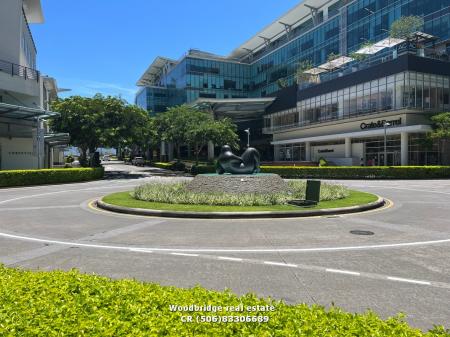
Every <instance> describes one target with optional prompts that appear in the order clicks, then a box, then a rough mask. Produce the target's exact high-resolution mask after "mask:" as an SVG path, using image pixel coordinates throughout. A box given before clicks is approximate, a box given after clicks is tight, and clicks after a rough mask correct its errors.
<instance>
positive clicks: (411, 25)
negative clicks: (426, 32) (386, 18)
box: [389, 15, 424, 41]
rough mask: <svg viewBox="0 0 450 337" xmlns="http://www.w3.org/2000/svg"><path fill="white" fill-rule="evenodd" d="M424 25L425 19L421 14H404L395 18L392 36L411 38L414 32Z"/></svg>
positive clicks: (391, 31)
mask: <svg viewBox="0 0 450 337" xmlns="http://www.w3.org/2000/svg"><path fill="white" fill-rule="evenodd" d="M423 25H424V20H423V18H422V17H420V16H415V15H411V16H402V17H401V18H400V19H398V20H395V21H394V22H393V23H392V25H391V30H390V32H389V33H390V34H389V35H390V36H391V37H392V38H397V39H403V40H408V41H409V40H411V38H412V37H413V35H414V33H415V32H417V31H419V30H421V29H422V27H423Z"/></svg>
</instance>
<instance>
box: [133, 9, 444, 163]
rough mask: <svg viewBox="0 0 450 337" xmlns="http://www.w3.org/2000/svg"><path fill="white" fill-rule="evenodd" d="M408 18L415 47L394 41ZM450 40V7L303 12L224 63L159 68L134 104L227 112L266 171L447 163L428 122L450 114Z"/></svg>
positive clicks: (200, 55) (191, 56)
mask: <svg viewBox="0 0 450 337" xmlns="http://www.w3.org/2000/svg"><path fill="white" fill-rule="evenodd" d="M409 15H416V16H421V17H423V19H424V22H425V24H424V27H423V28H422V29H421V30H420V31H419V32H417V34H415V36H414V39H413V40H411V41H404V40H396V39H394V40H391V39H389V29H390V27H391V25H392V23H393V22H394V21H395V20H397V19H399V18H400V17H402V16H409ZM449 39H450V0H433V1H426V0H397V1H395V0H391V1H388V0H354V1H350V0H331V1H330V0H305V1H303V2H301V3H299V4H298V5H297V6H296V7H294V8H293V9H292V10H290V11H289V12H288V13H286V14H285V15H283V16H282V17H280V18H278V19H277V20H276V21H274V22H273V23H272V24H270V25H269V26H267V27H266V28H264V29H263V30H261V31H260V32H259V33H258V34H256V35H255V36H254V37H252V38H250V39H249V40H248V41H246V42H245V43H243V44H242V45H241V46H239V47H238V48H236V49H235V50H233V51H232V52H231V53H230V55H228V56H226V57H222V56H217V55H214V54H210V53H206V52H202V51H198V50H190V51H188V52H187V54H186V55H184V56H183V57H182V58H181V59H180V60H172V59H168V58H163V57H158V58H157V59H156V60H155V61H154V62H153V63H152V65H151V66H150V67H149V68H148V69H147V71H146V72H145V73H144V74H143V75H142V77H141V78H140V80H139V81H138V85H139V86H141V87H142V88H141V90H140V91H139V92H138V94H137V96H136V103H137V104H138V105H140V106H142V107H144V108H146V109H148V110H149V111H151V112H152V113H159V112H163V111H165V109H166V108H167V107H170V106H173V105H177V104H181V103H189V104H197V105H199V106H203V107H205V106H207V107H208V108H209V109H213V110H214V107H218V106H220V108H221V109H222V110H221V111H222V115H228V116H231V117H233V118H237V117H238V118H237V120H238V121H239V122H242V121H245V122H246V126H248V125H249V123H250V125H253V126H254V128H255V129H256V130H255V134H259V136H258V139H259V142H258V141H257V142H256V144H258V145H259V146H260V147H261V150H263V152H265V153H271V155H267V156H266V159H268V160H275V161H317V160H318V159H319V158H320V157H323V158H325V159H330V160H331V161H334V162H335V163H336V164H343V165H381V164H384V163H385V161H386V163H387V164H389V165H400V164H402V165H406V164H433V163H439V162H441V161H442V158H441V157H442V156H441V151H440V149H439V148H437V145H436V144H435V145H430V144H425V143H426V142H424V141H422V140H423V138H424V134H425V133H426V132H428V131H429V130H430V126H429V124H430V123H429V115H430V114H432V113H435V112H439V111H444V110H446V109H448V107H449V78H450V77H449V76H450V73H448V72H447V69H449V68H450V63H448V61H449V56H448V55H449V52H450V40H449ZM368 41H370V42H371V43H372V44H374V46H372V47H369V49H367V48H365V49H364V48H363V47H364V46H363V45H365V44H367V42H368ZM355 52H356V53H359V55H360V56H361V55H363V56H364V57H358V58H357V57H354V53H355ZM361 52H362V53H361ZM329 61H331V62H329ZM305 62H307V63H308V64H311V65H312V67H313V68H312V69H309V75H310V76H309V77H308V80H306V81H305V80H300V79H299V76H298V69H299V66H300V65H302V64H305ZM443 69H444V71H443ZM303 70H304V69H303ZM297 82H298V84H297ZM262 98H266V99H267V98H272V100H271V101H267V100H265V101H262V100H261V99H262ZM257 103H259V105H257V107H255V104H257ZM252 109H253V110H254V111H253V113H251V110H252ZM386 121H392V123H389V124H388V125H386V128H387V130H386V138H387V141H386V142H389V146H388V148H389V149H388V150H389V151H386V152H387V154H386V157H387V158H386V160H385V158H384V157H385V151H384V143H385V141H384V131H385V130H384V129H385V126H384V125H385V124H387V123H386ZM378 122H380V123H381V124H378ZM373 123H375V124H373ZM352 125H353V126H352ZM363 125H366V127H365V128H363V127H362V126H363ZM367 125H369V126H367ZM374 125H382V127H381V128H379V127H376V126H374ZM394 130H396V131H394ZM380 132H381V134H380ZM268 149H270V151H268Z"/></svg>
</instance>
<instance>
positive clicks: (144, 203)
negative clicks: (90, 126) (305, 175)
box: [97, 181, 384, 219]
mask: <svg viewBox="0 0 450 337" xmlns="http://www.w3.org/2000/svg"><path fill="white" fill-rule="evenodd" d="M288 186H289V190H288V191H287V192H286V193H266V194H251V193H244V194H225V193H193V192H189V191H188V189H187V185H186V183H175V184H162V183H159V184H158V183H151V184H146V185H143V186H139V187H137V188H136V189H135V190H134V191H131V192H119V193H113V194H110V195H107V196H105V197H103V198H102V199H100V200H98V201H97V206H98V207H100V208H102V209H105V210H108V211H113V212H119V213H128V214H135V215H149V216H166V217H181V218H189V217H193V218H225V219H226V218H256V217H261V218H275V217H305V216H319V215H331V214H343V213H353V212H361V211H366V210H370V209H375V208H378V207H381V206H383V205H384V200H383V198H380V197H378V196H376V195H373V194H370V193H365V192H360V191H354V190H349V189H347V188H346V187H344V186H341V185H332V184H322V188H321V195H320V199H321V201H320V203H319V204H318V205H316V206H312V207H298V206H293V205H290V204H288V202H289V200H292V199H302V198H304V197H305V189H306V182H304V181H291V182H289V183H288Z"/></svg>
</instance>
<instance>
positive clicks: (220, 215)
mask: <svg viewBox="0 0 450 337" xmlns="http://www.w3.org/2000/svg"><path fill="white" fill-rule="evenodd" d="M95 204H96V205H97V207H98V208H101V209H103V210H106V211H110V212H116V213H123V214H131V215H141V216H153V217H166V218H193V219H255V218H261V219H264V218H305V217H313V216H325V215H338V214H350V213H359V212H365V211H369V210H373V209H377V208H380V207H383V206H384V205H385V204H386V201H385V200H384V199H383V198H381V197H378V200H377V201H374V202H371V203H368V204H365V205H359V206H351V207H340V208H331V209H318V210H305V211H275V212H270V211H269V212H180V211H162V210H153V209H143V208H128V207H123V206H116V205H111V204H107V203H105V202H104V201H103V200H102V198H101V199H98V200H96V201H95Z"/></svg>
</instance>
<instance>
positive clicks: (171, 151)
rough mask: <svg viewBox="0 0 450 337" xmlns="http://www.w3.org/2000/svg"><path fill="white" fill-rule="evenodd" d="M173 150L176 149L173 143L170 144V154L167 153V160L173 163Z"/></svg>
mask: <svg viewBox="0 0 450 337" xmlns="http://www.w3.org/2000/svg"><path fill="white" fill-rule="evenodd" d="M173 149H174V146H173V143H172V142H170V143H169V151H168V153H167V159H168V160H169V161H172V160H173ZM178 159H179V160H180V159H181V158H178Z"/></svg>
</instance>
